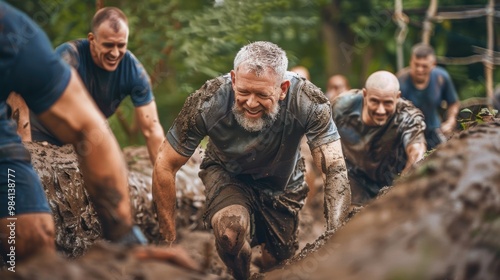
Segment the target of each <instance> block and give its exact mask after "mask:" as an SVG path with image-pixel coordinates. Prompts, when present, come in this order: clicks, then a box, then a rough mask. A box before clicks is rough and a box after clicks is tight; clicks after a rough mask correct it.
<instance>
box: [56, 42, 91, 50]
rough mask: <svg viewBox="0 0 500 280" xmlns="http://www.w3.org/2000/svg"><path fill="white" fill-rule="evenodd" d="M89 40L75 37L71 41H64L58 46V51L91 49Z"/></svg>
mask: <svg viewBox="0 0 500 280" xmlns="http://www.w3.org/2000/svg"><path fill="white" fill-rule="evenodd" d="M89 46H90V44H89V41H88V40H87V39H75V40H71V41H67V42H64V43H62V44H60V45H59V46H57V47H56V52H58V53H60V52H62V51H68V50H69V51H71V52H74V53H80V52H82V51H83V50H85V49H89Z"/></svg>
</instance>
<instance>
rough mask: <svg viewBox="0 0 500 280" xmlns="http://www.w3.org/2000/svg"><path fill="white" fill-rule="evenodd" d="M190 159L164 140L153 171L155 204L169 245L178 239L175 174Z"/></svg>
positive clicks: (161, 229)
mask: <svg viewBox="0 0 500 280" xmlns="http://www.w3.org/2000/svg"><path fill="white" fill-rule="evenodd" d="M188 159H189V157H185V156H183V155H181V154H179V153H178V152H177V151H176V150H174V148H172V146H171V145H170V143H169V142H168V141H167V140H164V141H163V143H162V144H161V146H160V149H159V151H158V156H157V158H156V162H155V166H154V169H153V202H154V205H155V207H156V213H157V215H158V222H159V225H160V233H161V235H162V236H163V237H164V238H165V241H167V242H169V243H171V242H173V241H174V240H175V238H176V231H175V208H176V194H175V174H176V173H177V171H178V170H179V169H180V168H181V167H182V166H183V165H184V164H185V163H186V162H187V161H188Z"/></svg>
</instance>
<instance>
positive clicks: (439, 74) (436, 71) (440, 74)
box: [431, 66, 450, 79]
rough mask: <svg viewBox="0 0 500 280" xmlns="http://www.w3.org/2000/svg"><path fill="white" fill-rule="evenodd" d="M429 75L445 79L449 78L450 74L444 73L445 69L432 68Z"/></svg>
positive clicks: (439, 67)
mask: <svg viewBox="0 0 500 280" xmlns="http://www.w3.org/2000/svg"><path fill="white" fill-rule="evenodd" d="M431 75H435V76H437V77H444V78H447V79H449V78H450V74H449V73H448V71H446V69H444V68H443V67H441V66H436V67H434V68H433V69H432V71H431Z"/></svg>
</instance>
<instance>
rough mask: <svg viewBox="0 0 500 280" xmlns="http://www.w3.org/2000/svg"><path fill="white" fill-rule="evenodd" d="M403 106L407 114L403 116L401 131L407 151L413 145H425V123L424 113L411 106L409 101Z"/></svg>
mask: <svg viewBox="0 0 500 280" xmlns="http://www.w3.org/2000/svg"><path fill="white" fill-rule="evenodd" d="M404 102H405V103H404V104H402V105H403V107H405V109H404V110H403V111H404V112H405V113H404V114H401V115H402V116H403V119H402V124H401V125H400V127H399V129H400V131H401V137H402V142H403V146H404V148H405V149H406V147H408V146H409V145H411V144H415V143H425V135H424V131H425V121H424V115H423V114H422V112H421V111H420V110H419V109H417V108H415V107H414V106H413V105H410V102H409V101H404Z"/></svg>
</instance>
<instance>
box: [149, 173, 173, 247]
mask: <svg viewBox="0 0 500 280" xmlns="http://www.w3.org/2000/svg"><path fill="white" fill-rule="evenodd" d="M156 168H157V167H156V166H155V172H154V173H153V202H154V205H155V208H156V213H157V215H158V223H159V226H160V233H161V234H162V236H163V237H164V238H165V240H166V241H167V242H173V241H174V240H175V238H176V231H175V205H176V194H175V174H173V173H171V172H165V171H161V170H159V169H156Z"/></svg>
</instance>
